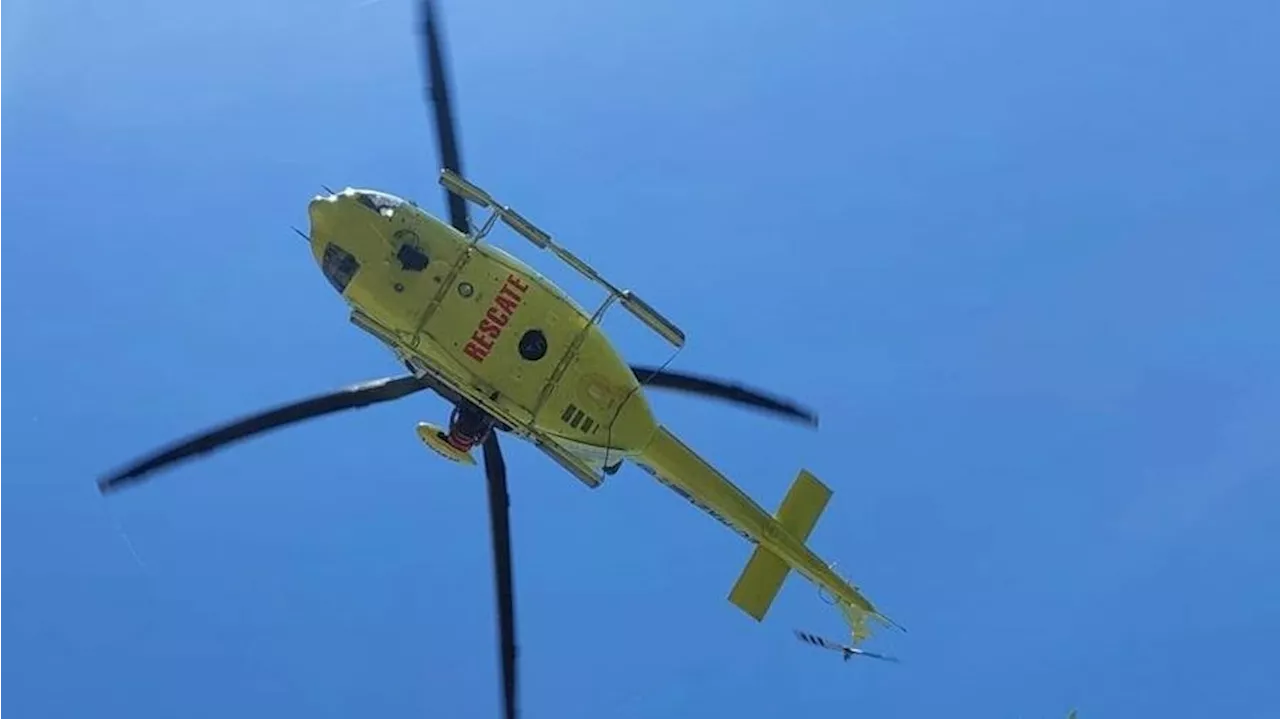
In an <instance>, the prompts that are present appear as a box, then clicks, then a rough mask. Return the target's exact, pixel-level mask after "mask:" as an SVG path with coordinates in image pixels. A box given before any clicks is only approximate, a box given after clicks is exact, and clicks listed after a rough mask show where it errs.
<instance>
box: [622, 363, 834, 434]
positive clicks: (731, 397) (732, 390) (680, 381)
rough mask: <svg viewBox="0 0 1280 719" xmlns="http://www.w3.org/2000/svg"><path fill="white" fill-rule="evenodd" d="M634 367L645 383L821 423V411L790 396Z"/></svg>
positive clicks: (659, 370) (815, 425) (804, 420)
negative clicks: (812, 408) (771, 394)
mask: <svg viewBox="0 0 1280 719" xmlns="http://www.w3.org/2000/svg"><path fill="white" fill-rule="evenodd" d="M631 371H632V372H634V373H635V375H636V379H637V380H639V381H640V384H642V385H644V386H645V387H659V388H662V389H673V390H678V391H681V392H691V393H693V394H699V395H704V396H707V397H716V398H717V399H724V400H728V401H730V402H737V403H738V404H745V405H748V406H750V407H756V408H758V409H763V410H767V411H769V412H775V413H777V414H780V415H783V416H785V417H790V418H791V419H795V420H798V421H800V422H803V423H805V424H807V425H810V426H812V427H817V426H818V415H817V414H816V413H814V412H813V411H812V410H810V409H807V408H805V407H802V406H800V405H799V404H796V403H795V402H792V401H790V400H786V399H782V398H781V397H774V396H770V395H767V394H765V393H763V392H761V391H759V390H755V389H751V388H749V387H744V386H743V385H740V384H735V383H731V382H725V381H724V380H718V379H713V378H711V377H701V376H698V375H692V374H685V373H683V372H671V371H668V370H664V369H660V368H658V367H645V366H642V365H632V366H631Z"/></svg>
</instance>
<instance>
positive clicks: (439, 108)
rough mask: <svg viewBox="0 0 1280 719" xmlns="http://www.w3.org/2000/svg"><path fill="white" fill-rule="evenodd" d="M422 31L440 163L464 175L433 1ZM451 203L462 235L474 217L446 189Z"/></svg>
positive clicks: (427, 2) (428, 0)
mask: <svg viewBox="0 0 1280 719" xmlns="http://www.w3.org/2000/svg"><path fill="white" fill-rule="evenodd" d="M421 13H422V34H423V40H424V42H425V47H424V51H425V55H426V62H427V95H428V96H429V97H430V99H431V106H432V109H433V110H434V111H435V122H436V143H437V149H439V151H440V166H441V168H443V169H447V170H452V171H453V172H455V173H457V174H458V175H459V176H464V175H462V158H461V157H460V155H459V152H458V128H457V125H456V124H455V123H454V120H453V109H452V107H451V106H450V103H449V73H448V68H447V67H446V66H445V62H444V43H443V42H442V41H441V40H440V31H439V27H438V25H439V23H440V18H439V16H438V15H437V14H436V9H435V3H434V2H432V0H422V10H421ZM444 195H445V200H446V201H447V202H448V203H449V224H451V225H453V228H454V229H455V230H457V231H459V232H461V233H463V234H467V233H468V232H470V231H471V219H470V217H469V215H468V213H467V203H466V201H464V200H463V199H462V198H461V197H458V196H457V195H455V194H453V193H452V192H449V191H448V190H445V193H444Z"/></svg>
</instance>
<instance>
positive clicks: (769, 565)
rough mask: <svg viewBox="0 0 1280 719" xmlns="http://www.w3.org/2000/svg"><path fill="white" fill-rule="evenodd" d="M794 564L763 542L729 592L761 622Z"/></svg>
mask: <svg viewBox="0 0 1280 719" xmlns="http://www.w3.org/2000/svg"><path fill="white" fill-rule="evenodd" d="M790 571H791V567H788V566H787V563H786V562H784V561H782V557H779V556H778V555H776V554H774V553H773V552H770V551H769V550H767V549H765V548H764V547H762V546H760V545H756V549H755V551H754V552H752V553H751V559H749V560H747V567H746V569H743V570H742V574H741V575H740V576H739V577H738V583H737V584H734V585H733V591H732V592H730V593H729V601H731V602H733V603H734V605H735V606H737V607H738V608H739V609H741V610H742V611H744V612H746V613H747V614H749V615H751V616H752V617H753V618H754V619H755V620H756V621H757V622H758V621H761V620H763V619H764V615H765V614H766V613H767V612H768V611H769V607H770V606H772V605H773V600H774V599H775V598H776V597H777V596H778V590H780V589H782V582H783V581H784V580H785V579H786V578H787V572H790Z"/></svg>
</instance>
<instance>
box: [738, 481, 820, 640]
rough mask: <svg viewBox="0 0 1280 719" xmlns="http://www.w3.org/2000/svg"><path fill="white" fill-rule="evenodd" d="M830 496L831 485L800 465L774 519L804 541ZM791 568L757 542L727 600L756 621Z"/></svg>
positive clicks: (769, 603)
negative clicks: (797, 473)
mask: <svg viewBox="0 0 1280 719" xmlns="http://www.w3.org/2000/svg"><path fill="white" fill-rule="evenodd" d="M830 499H831V489H830V488H828V487H827V486H826V485H825V484H823V483H822V482H821V481H819V480H818V478H817V477H815V476H813V474H811V473H810V472H809V471H808V470H804V469H802V470H800V474H799V475H797V476H796V480H795V482H793V483H792V484H791V488H790V489H788V490H787V496H786V497H784V498H783V500H782V505H781V506H779V507H778V511H777V513H776V514H775V515H774V519H775V520H777V522H778V524H780V525H782V529H783V530H785V531H786V532H787V533H788V534H790V535H791V536H793V537H795V538H796V539H798V540H800V542H802V543H803V542H806V541H808V539H809V535H810V534H811V533H812V532H813V527H814V525H816V524H817V523H818V517H819V516H820V515H821V514H822V511H823V510H824V509H826V507H827V502H828V501H829V500H830ZM790 571H791V568H790V567H789V566H788V565H787V563H786V562H785V561H783V559H782V557H779V556H778V555H776V554H774V553H773V552H771V551H769V550H768V549H765V548H764V546H763V545H759V544H757V545H756V548H755V551H753V552H752V553H751V558H750V559H749V560H747V566H746V567H745V568H744V569H743V570H742V574H741V575H740V576H739V577H738V581H737V583H736V584H734V586H733V591H732V592H730V593H729V601H731V602H733V603H734V604H735V605H736V606H737V607H738V608H739V609H741V610H742V611H744V612H746V613H747V614H749V615H751V616H752V617H753V618H755V620H756V621H761V620H763V619H764V615H765V614H766V613H768V611H769V607H770V606H772V605H773V600H774V599H776V598H777V596H778V592H779V590H781V589H782V583H783V581H785V580H786V578H787V574H788V573H789V572H790Z"/></svg>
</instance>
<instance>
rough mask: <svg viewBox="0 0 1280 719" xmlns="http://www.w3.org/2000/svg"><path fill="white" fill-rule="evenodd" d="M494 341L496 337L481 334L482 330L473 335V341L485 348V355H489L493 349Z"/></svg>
mask: <svg viewBox="0 0 1280 719" xmlns="http://www.w3.org/2000/svg"><path fill="white" fill-rule="evenodd" d="M494 339H496V337H493V338H490V337H486V336H484V335H482V334H480V330H476V331H475V332H472V333H471V341H472V342H475V343H476V344H478V345H480V346H481V347H483V348H484V353H485V354H489V350H491V349H493V340H494Z"/></svg>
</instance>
